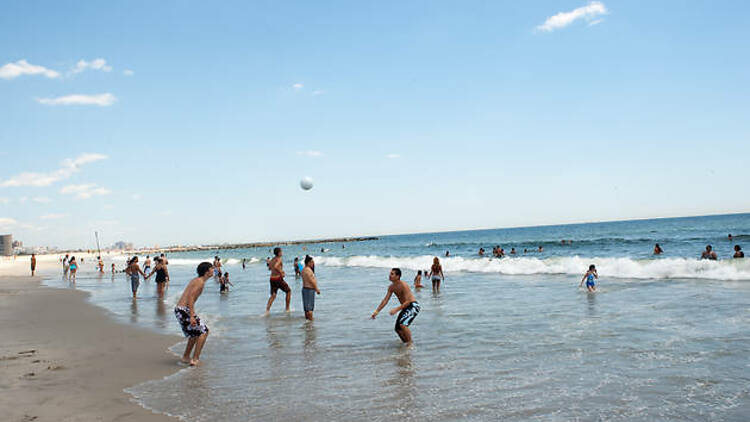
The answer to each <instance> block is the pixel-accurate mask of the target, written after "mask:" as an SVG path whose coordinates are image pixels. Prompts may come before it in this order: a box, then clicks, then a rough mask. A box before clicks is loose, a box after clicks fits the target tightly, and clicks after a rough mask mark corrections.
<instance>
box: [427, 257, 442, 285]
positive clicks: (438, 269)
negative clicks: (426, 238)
mask: <svg viewBox="0 0 750 422" xmlns="http://www.w3.org/2000/svg"><path fill="white" fill-rule="evenodd" d="M427 278H429V279H430V280H432V291H433V292H440V282H442V281H443V280H445V275H444V274H443V266H442V265H440V260H439V259H438V257H435V258H433V259H432V267H431V268H430V273H429V274H427Z"/></svg>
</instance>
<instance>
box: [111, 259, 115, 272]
mask: <svg viewBox="0 0 750 422" xmlns="http://www.w3.org/2000/svg"><path fill="white" fill-rule="evenodd" d="M114 273H115V263H114V262H113V263H112V274H114Z"/></svg>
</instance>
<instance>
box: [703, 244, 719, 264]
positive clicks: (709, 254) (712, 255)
mask: <svg viewBox="0 0 750 422" xmlns="http://www.w3.org/2000/svg"><path fill="white" fill-rule="evenodd" d="M701 259H709V260H711V261H716V260H717V259H719V257H718V256H717V255H716V252H714V250H713V248H712V247H711V245H706V250H705V251H703V253H701Z"/></svg>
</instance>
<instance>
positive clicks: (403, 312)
mask: <svg viewBox="0 0 750 422" xmlns="http://www.w3.org/2000/svg"><path fill="white" fill-rule="evenodd" d="M388 279H389V280H390V281H391V285H390V286H388V292H386V294H385V298H384V299H383V301H382V302H380V305H379V306H378V309H376V310H375V312H373V313H372V316H371V318H372V319H375V317H376V316H378V313H379V312H380V310H381V309H383V307H385V305H387V304H388V301H389V300H390V299H391V295H392V294H394V293H395V294H396V297H397V298H398V300H399V302H401V306H398V307H395V308H393V309H391V310H390V312H389V313H390V314H391V315H395V314H396V312H399V314H398V317H397V318H396V327H395V330H396V334H398V336H399V337H400V338H401V341H403V342H404V343H406V345H407V346H409V345H411V343H412V342H411V331H410V330H409V325H410V324H411V323H412V321H414V318H416V317H417V315H418V314H419V311H421V310H422V307H421V306H419V303H417V300H416V299H414V294H413V293H412V292H411V289H410V288H409V285H408V284H406V282H405V281H403V280H401V269H400V268H393V269H392V270H391V273H390V275H389V276H388Z"/></svg>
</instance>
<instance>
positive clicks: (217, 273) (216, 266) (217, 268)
mask: <svg viewBox="0 0 750 422" xmlns="http://www.w3.org/2000/svg"><path fill="white" fill-rule="evenodd" d="M214 277H221V259H219V255H216V256H215V257H214Z"/></svg>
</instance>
